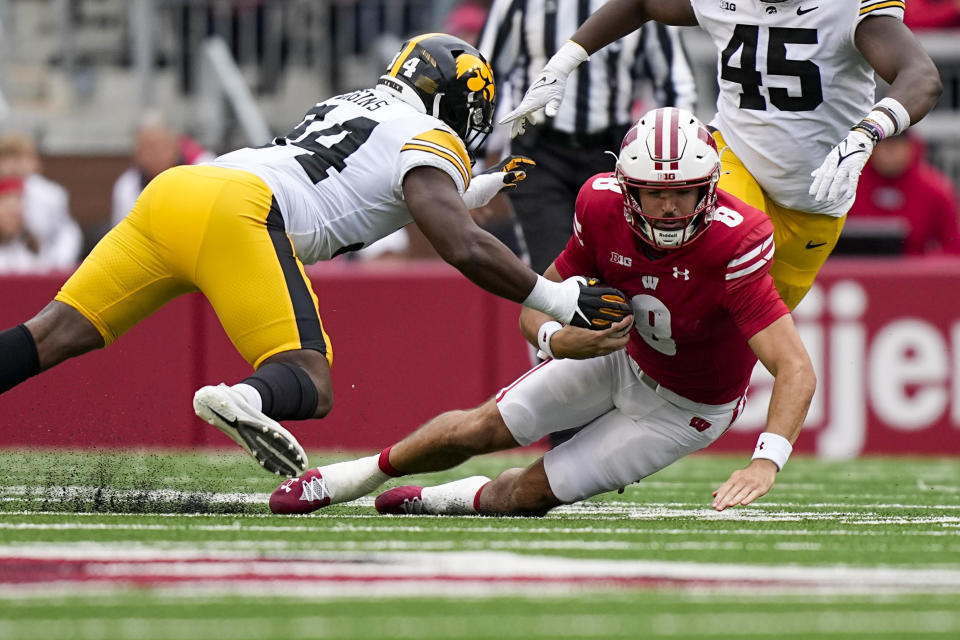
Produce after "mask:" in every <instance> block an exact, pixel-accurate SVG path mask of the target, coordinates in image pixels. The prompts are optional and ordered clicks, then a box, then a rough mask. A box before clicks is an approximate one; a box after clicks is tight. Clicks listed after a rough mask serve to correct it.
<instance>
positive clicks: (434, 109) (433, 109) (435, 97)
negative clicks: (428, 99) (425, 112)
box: [430, 92, 444, 120]
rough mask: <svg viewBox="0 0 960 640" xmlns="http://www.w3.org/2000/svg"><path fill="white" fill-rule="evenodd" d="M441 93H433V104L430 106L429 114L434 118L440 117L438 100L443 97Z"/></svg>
mask: <svg viewBox="0 0 960 640" xmlns="http://www.w3.org/2000/svg"><path fill="white" fill-rule="evenodd" d="M443 95H444V94H442V93H439V92H438V93H435V94H433V106H431V107H430V115H432V116H433V117H434V118H437V119H438V120H439V119H440V101H441V100H442V99H443Z"/></svg>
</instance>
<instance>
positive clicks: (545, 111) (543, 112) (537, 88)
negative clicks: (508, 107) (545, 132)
mask: <svg viewBox="0 0 960 640" xmlns="http://www.w3.org/2000/svg"><path fill="white" fill-rule="evenodd" d="M566 86H567V76H566V74H562V75H561V74H556V73H554V72H552V71H548V70H547V69H544V70H543V71H541V72H540V75H538V76H537V78H536V79H535V80H534V81H533V84H531V85H530V88H529V89H527V92H526V93H525V94H523V100H521V101H520V104H519V105H518V106H517V108H516V109H514V110H513V111H511V112H510V113H508V114H507V115H505V116H504V117H503V119H501V120H500V124H509V125H510V137H511V138H516V137H517V136H518V135H522V134H523V133H524V132H525V131H526V128H527V122H529V123H530V125H531V126H536V125H538V124H540V123H542V122H543V121H544V120H545V119H546V117H550V118H552V117H554V116H556V115H557V112H558V111H560V102H561V101H562V100H563V91H564V89H565V88H566Z"/></svg>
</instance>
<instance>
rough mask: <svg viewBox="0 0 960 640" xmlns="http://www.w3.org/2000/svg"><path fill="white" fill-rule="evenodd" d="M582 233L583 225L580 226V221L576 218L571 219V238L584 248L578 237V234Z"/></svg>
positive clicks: (581, 239) (581, 240)
mask: <svg viewBox="0 0 960 640" xmlns="http://www.w3.org/2000/svg"><path fill="white" fill-rule="evenodd" d="M581 233H583V225H582V224H580V221H579V220H577V219H576V218H574V219H573V236H574V237H575V238H576V239H577V242H579V243H580V246H581V247H582V246H585V245H584V243H583V238H581V237H580V234H581Z"/></svg>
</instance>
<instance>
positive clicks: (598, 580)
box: [0, 544, 960, 593]
mask: <svg viewBox="0 0 960 640" xmlns="http://www.w3.org/2000/svg"><path fill="white" fill-rule="evenodd" d="M21 560H33V561H36V562H38V563H39V562H47V563H49V564H50V565H52V566H56V567H57V568H62V567H64V566H65V565H71V564H72V565H74V566H75V567H76V568H77V569H78V570H79V571H80V572H81V574H80V575H77V574H76V573H74V574H72V575H73V577H74V579H73V580H67V581H68V582H74V583H79V584H83V583H85V582H87V581H94V582H98V583H99V582H111V583H123V584H125V585H129V584H130V583H135V584H146V585H153V584H155V583H157V582H160V583H163V582H169V581H171V580H176V581H186V582H191V583H196V582H199V583H201V584H208V583H215V582H225V583H233V582H244V581H248V580H254V581H276V582H279V583H286V584H287V585H288V587H289V586H290V585H291V584H299V583H301V582H304V581H306V582H308V583H320V584H326V583H336V584H341V583H348V584H351V583H371V584H380V583H390V582H393V583H396V585H397V586H398V587H399V588H403V587H405V586H409V585H411V584H424V583H428V582H434V583H437V585H440V584H441V583H446V587H445V588H446V589H449V588H451V586H452V585H455V584H459V583H460V582H464V581H466V582H474V581H475V582H491V583H497V584H500V585H505V586H506V587H507V588H508V589H509V588H510V586H511V585H512V584H514V583H517V582H519V583H524V584H528V583H530V582H539V583H543V584H557V583H559V584H567V583H569V586H570V587H571V588H572V587H577V586H580V587H588V588H597V587H603V586H604V585H606V586H608V587H609V586H619V587H626V588H630V587H633V588H637V587H651V586H666V585H672V586H682V585H683V584H684V583H686V584H691V585H693V586H697V587H720V588H723V587H727V586H744V587H753V588H754V589H757V590H762V589H766V588H768V587H771V588H794V589H801V590H810V589H813V590H816V589H839V590H841V591H843V592H850V593H874V592H876V591H885V592H893V593H907V592H924V593H926V592H946V593H960V569H946V568H909V569H901V568H892V567H861V568H858V567H849V566H844V565H836V566H814V567H801V566H774V565H742V564H726V563H696V562H661V561H644V560H604V559H585V558H560V557H554V556H535V555H523V554H515V553H506V552H500V551H477V552H473V551H458V552H433V553H424V552H415V553H393V552H383V553H368V554H356V553H354V554H346V553H344V552H331V553H323V552H313V553H305V554H299V555H296V556H290V555H289V554H265V553H258V552H239V551H235V550H230V551H199V550H195V549H182V550H172V549H152V550H151V549H129V548H126V547H123V546H118V545H111V544H85V545H83V546H82V547H79V546H71V545H63V546H60V545H58V547H57V548H51V547H50V546H48V545H42V544H35V545H20V546H10V545H7V546H2V547H0V566H2V565H4V564H8V563H11V562H12V565H13V566H7V567H6V568H7V569H9V571H8V572H4V574H2V576H0V584H3V583H5V584H6V586H14V585H15V586H17V587H23V586H25V585H28V584H32V583H33V584H35V580H32V579H30V578H31V575H32V574H29V573H28V574H26V575H23V574H18V571H17V567H18V566H19V564H18V562H17V561H21ZM31 567H32V568H33V570H34V571H36V568H35V567H36V565H31ZM58 575H61V574H58V573H54V574H53V576H52V577H51V578H50V579H48V580H46V581H43V582H45V583H62V582H63V581H62V580H60V579H58V577H57V576H58ZM678 583H679V584H678Z"/></svg>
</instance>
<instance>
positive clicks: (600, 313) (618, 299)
mask: <svg viewBox="0 0 960 640" xmlns="http://www.w3.org/2000/svg"><path fill="white" fill-rule="evenodd" d="M584 280H585V281H584V282H580V283H579V284H580V297H579V298H577V309H576V311H574V313H573V318H571V319H570V322H569V324H572V325H573V326H575V327H581V328H583V329H594V330H597V331H599V330H601V329H607V328H609V327H610V325H612V324H614V323H616V322H620V321H621V320H623V319H624V318H626V317H627V316H629V315H630V314H632V313H633V308H632V307H631V306H630V303H629V302H627V297H626V296H625V295H623V293H622V292H621V291H620V290H619V289H616V288H614V287H607V286H603V285H601V284H600V281H599V280H597V279H596V278H586V279H584Z"/></svg>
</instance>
